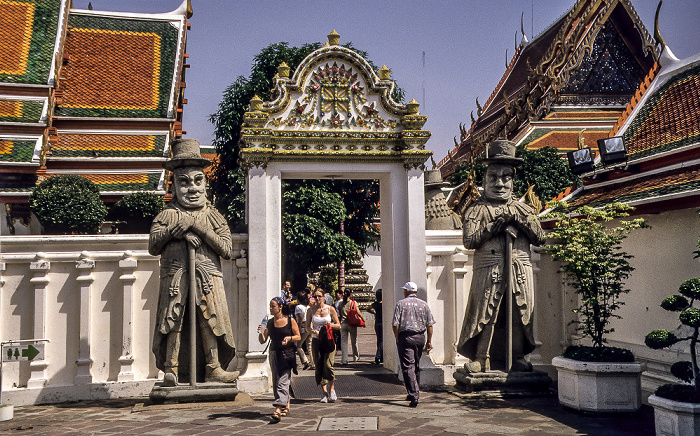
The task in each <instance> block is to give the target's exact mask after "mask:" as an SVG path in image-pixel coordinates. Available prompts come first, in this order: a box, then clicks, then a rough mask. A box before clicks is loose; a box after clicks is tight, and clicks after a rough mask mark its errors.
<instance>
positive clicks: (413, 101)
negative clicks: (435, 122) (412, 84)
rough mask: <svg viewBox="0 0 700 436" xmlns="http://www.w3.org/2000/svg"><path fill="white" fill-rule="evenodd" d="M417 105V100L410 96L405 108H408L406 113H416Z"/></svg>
mask: <svg viewBox="0 0 700 436" xmlns="http://www.w3.org/2000/svg"><path fill="white" fill-rule="evenodd" d="M418 106H420V104H418V102H417V101H416V99H415V98H412V99H411V101H409V102H408V103H407V104H406V108H408V113H409V114H417V113H418Z"/></svg>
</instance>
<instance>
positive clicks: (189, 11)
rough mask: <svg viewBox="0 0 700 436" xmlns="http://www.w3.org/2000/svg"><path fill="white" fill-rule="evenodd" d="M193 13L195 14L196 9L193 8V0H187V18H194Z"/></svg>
mask: <svg viewBox="0 0 700 436" xmlns="http://www.w3.org/2000/svg"><path fill="white" fill-rule="evenodd" d="M192 15H194V11H193V10H192V0H187V15H186V17H187V19H188V20H189V19H190V18H192Z"/></svg>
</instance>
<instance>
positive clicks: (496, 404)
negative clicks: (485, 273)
mask: <svg viewBox="0 0 700 436" xmlns="http://www.w3.org/2000/svg"><path fill="white" fill-rule="evenodd" d="M271 403H272V396H271V395H267V396H256V397H252V398H251V397H249V396H247V395H246V394H240V395H239V397H238V398H237V400H236V401H234V402H211V403H198V404H164V405H150V404H149V403H148V402H147V401H145V400H144V399H130V400H112V401H100V402H83V403H72V404H61V405H44V406H23V407H17V408H15V418H14V419H13V420H11V421H6V422H1V423H0V434H2V435H52V436H53V435H57V436H58V435H81V436H86V435H160V436H166V435H228V434H248V435H263V434H276V433H284V434H285V435H296V434H307V433H311V432H316V431H317V429H318V427H319V425H320V423H321V419H322V418H324V417H377V418H378V430H376V431H364V432H362V433H365V434H372V435H395V434H407V435H408V434H418V435H432V434H462V435H464V434H466V435H470V436H495V435H523V436H524V435H532V436H534V435H543V436H544V435H596V436H606V435H630V436H632V435H634V436H641V435H653V434H654V424H653V412H652V410H651V409H650V408H649V407H648V406H645V407H643V408H642V410H641V411H640V412H638V413H635V414H630V415H616V416H588V415H584V414H580V413H576V412H574V411H570V410H567V409H564V408H562V407H561V406H559V404H558V403H557V400H556V398H554V397H551V396H550V397H540V398H511V399H503V398H478V397H475V396H474V395H472V394H464V393H461V392H459V391H456V390H454V389H446V390H442V391H435V392H425V393H423V394H422V395H421V403H420V404H419V406H418V407H417V408H415V409H412V408H409V407H408V402H407V401H404V399H403V398H401V397H398V396H393V397H368V398H341V399H339V400H338V402H336V403H329V404H321V403H319V402H317V401H310V400H309V401H295V402H293V403H292V411H291V414H290V416H287V417H284V418H282V421H281V422H279V423H276V424H272V423H271V422H270V414H271V412H272V411H273V408H272V406H271ZM333 433H334V434H347V433H346V432H342V431H336V432H333ZM356 433H357V432H356Z"/></svg>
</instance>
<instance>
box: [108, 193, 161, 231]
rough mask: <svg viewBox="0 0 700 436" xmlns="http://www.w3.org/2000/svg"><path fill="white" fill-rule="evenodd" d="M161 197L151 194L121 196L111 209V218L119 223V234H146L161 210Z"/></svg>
mask: <svg viewBox="0 0 700 436" xmlns="http://www.w3.org/2000/svg"><path fill="white" fill-rule="evenodd" d="M164 206H165V202H164V201H163V197H161V196H160V195H157V194H154V193H152V192H134V193H133V194H128V195H125V196H123V197H122V198H121V199H120V200H119V201H117V203H116V204H115V205H114V206H113V207H112V212H111V214H110V215H111V218H112V219H113V220H114V221H117V222H120V224H119V225H118V228H119V233H148V232H149V231H150V229H151V223H152V222H153V218H155V217H156V215H158V213H160V211H162V210H163V207H164Z"/></svg>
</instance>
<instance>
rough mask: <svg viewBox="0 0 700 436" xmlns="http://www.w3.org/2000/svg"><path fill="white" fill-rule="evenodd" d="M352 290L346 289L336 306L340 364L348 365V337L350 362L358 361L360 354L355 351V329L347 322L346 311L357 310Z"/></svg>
mask: <svg viewBox="0 0 700 436" xmlns="http://www.w3.org/2000/svg"><path fill="white" fill-rule="evenodd" d="M351 297H352V290H350V289H346V290H345V292H344V293H343V299H342V300H341V301H340V304H339V305H338V319H340V344H341V345H340V348H341V350H342V354H341V356H342V357H341V359H340V364H341V365H347V364H348V336H350V345H351V346H352V361H353V362H357V361H358V360H360V353H359V352H358V351H357V327H356V326H353V325H350V323H349V322H348V310H349V309H350V308H353V307H354V308H355V309H357V303H356V302H355V300H353V299H352V298H351Z"/></svg>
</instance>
